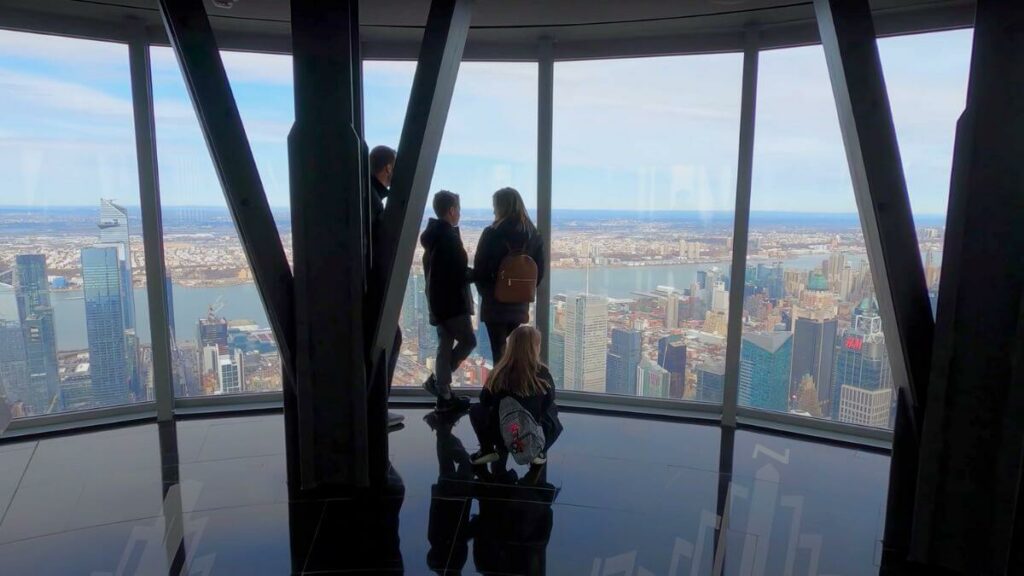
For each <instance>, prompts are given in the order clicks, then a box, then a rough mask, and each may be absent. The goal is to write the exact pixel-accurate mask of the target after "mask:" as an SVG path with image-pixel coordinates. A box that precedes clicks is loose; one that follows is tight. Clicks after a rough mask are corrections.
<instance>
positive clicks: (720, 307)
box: [711, 282, 729, 312]
mask: <svg viewBox="0 0 1024 576" xmlns="http://www.w3.org/2000/svg"><path fill="white" fill-rule="evenodd" d="M711 309H712V310H715V311H717V312H727V311H728V310H729V291H728V290H726V289H725V282H715V285H714V287H713V289H712V290H711Z"/></svg>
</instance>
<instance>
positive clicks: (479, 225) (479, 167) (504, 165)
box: [364, 61, 537, 387]
mask: <svg viewBox="0 0 1024 576" xmlns="http://www.w3.org/2000/svg"><path fill="white" fill-rule="evenodd" d="M415 66H416V65H415V63H413V62H379V61H372V62H366V63H365V64H364V101H365V107H366V120H365V125H366V141H367V145H368V146H369V147H370V148H372V147H374V146H376V145H378V144H384V145H388V146H391V147H393V148H397V147H398V139H399V137H400V136H401V129H402V122H403V121H404V118H405V111H406V105H407V102H408V97H409V89H410V87H411V85H412V76H413V73H414V71H415ZM536 150H537V65H536V64H535V63H521V62H463V63H462V65H461V66H460V67H459V75H458V80H457V81H456V84H455V93H454V95H453V97H452V102H451V108H450V110H449V113H448V121H447V123H446V124H445V130H444V137H443V139H442V141H441V150H440V152H439V154H438V158H437V166H436V168H435V170H434V178H433V180H432V182H431V186H430V196H429V197H428V198H427V204H426V208H425V210H424V215H423V226H425V225H426V223H427V221H428V220H429V219H430V218H435V217H436V216H435V214H434V211H433V209H432V198H433V195H434V194H435V193H436V192H438V191H440V190H448V191H450V192H454V193H455V194H458V195H459V200H460V205H461V222H460V224H459V229H460V234H461V237H462V241H463V243H464V245H465V248H466V251H467V253H468V258H469V261H470V265H471V266H472V261H473V258H474V256H475V253H476V249H477V242H478V240H479V239H480V234H481V233H482V232H483V229H484V228H485V227H487V226H488V225H489V224H491V222H492V221H493V220H494V214H493V209H492V204H491V197H492V195H493V194H494V192H496V191H497V190H498V189H500V188H505V187H512V188H515V189H516V190H518V191H519V193H520V194H521V196H522V198H523V200H524V203H525V205H526V208H527V211H528V212H529V214H530V217H531V218H532V219H533V220H536V205H537V201H536V200H537V192H536V188H537V168H536V165H537V160H536V158H537V152H536ZM399 154H401V150H399ZM421 229H422V227H421ZM422 259H423V247H422V246H421V245H420V244H419V243H418V244H417V248H416V252H415V254H414V257H413V265H412V271H411V273H410V276H409V283H408V285H407V288H406V295H405V299H404V301H403V304H402V313H401V320H400V326H401V329H402V334H403V345H402V351H401V356H400V358H399V361H398V368H397V370H396V372H395V382H394V384H395V385H396V386H418V385H420V384H421V383H422V382H423V381H424V380H426V379H427V377H428V376H429V375H430V374H431V373H432V371H433V370H434V361H435V357H436V354H437V346H438V336H437V330H436V328H435V327H434V326H432V325H431V324H430V314H429V310H428V309H427V299H426V294H425V291H424V289H425V285H424V284H425V278H424V273H423V262H422ZM472 299H473V300H474V301H475V307H476V312H477V314H476V315H475V316H474V317H473V319H472V326H473V329H474V331H475V333H476V340H477V347H476V350H475V351H474V352H473V354H472V355H471V356H470V357H469V358H468V359H467V360H466V362H464V363H463V364H462V365H461V366H460V367H459V369H458V370H457V371H456V373H455V374H454V375H453V384H454V385H455V386H456V387H460V386H462V387H466V386H468V387H476V386H481V385H482V384H483V383H484V382H485V381H486V379H487V376H488V374H489V373H490V370H491V368H492V367H493V366H494V364H493V359H492V354H491V347H490V345H489V339H488V335H487V332H486V328H485V326H484V325H483V323H482V322H480V321H479V319H480V314H479V312H480V310H479V308H480V301H479V295H478V294H477V293H476V289H475V287H473V288H472ZM531 312H532V310H531ZM533 319H534V315H533V314H532V313H531V321H532V320H533Z"/></svg>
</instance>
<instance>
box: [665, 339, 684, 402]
mask: <svg viewBox="0 0 1024 576" xmlns="http://www.w3.org/2000/svg"><path fill="white" fill-rule="evenodd" d="M658 366H661V367H662V368H664V369H665V370H667V371H668V373H669V393H668V397H669V398H675V399H677V400H679V399H682V397H683V395H684V393H685V392H686V344H685V343H684V342H683V341H682V340H681V339H679V338H677V337H673V336H666V337H664V338H662V339H660V340H658Z"/></svg>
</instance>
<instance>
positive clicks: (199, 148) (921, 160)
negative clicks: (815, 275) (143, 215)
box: [0, 31, 971, 213]
mask: <svg viewBox="0 0 1024 576" xmlns="http://www.w3.org/2000/svg"><path fill="white" fill-rule="evenodd" d="M970 42H971V32H970V31H954V32H943V33H936V34H928V35H917V36H910V37H901V38H891V39H883V40H881V41H880V43H879V44H880V49H881V53H882V60H883V66H884V69H885V73H886V81H887V85H888V88H889V94H890V100H891V102H892V106H893V113H894V116H895V120H896V127H897V135H898V138H899V141H900V146H901V153H902V156H903V160H904V167H905V171H906V174H907V180H908V186H909V189H910V193H911V202H912V204H913V206H914V209H915V212H918V213H943V212H945V204H946V196H947V191H948V184H949V164H950V158H951V154H952V144H953V131H954V127H955V122H956V119H957V117H958V116H959V114H960V112H961V111H962V109H963V104H964V98H965V91H966V78H967V69H968V64H969V59H970ZM224 59H225V66H226V68H227V71H228V76H229V78H230V80H231V82H232V88H233V90H234V92H235V96H236V98H237V101H238V105H239V109H240V111H241V114H242V119H243V122H244V124H245V127H246V132H247V134H248V137H249V140H250V143H251V145H252V148H253V151H254V154H255V156H256V160H257V164H258V166H259V170H260V174H261V176H262V179H263V182H264V186H265V188H266V190H267V194H268V197H269V199H270V202H271V204H273V205H275V206H285V205H287V202H288V189H287V182H288V168H287V155H286V148H285V138H286V135H287V133H288V130H289V128H290V125H291V122H292V119H293V108H292V94H291V82H292V77H291V74H292V73H291V63H290V61H289V59H288V58H287V57H284V56H273V55H262V54H243V53H225V54H224ZM152 60H153V76H154V97H155V99H156V115H157V146H158V154H159V168H160V183H161V193H162V198H163V201H164V203H165V205H206V206H222V205H223V204H224V201H223V197H222V196H221V193H220V189H219V185H218V183H217V180H216V177H215V174H214V172H213V168H212V164H211V162H210V160H209V156H208V154H207V151H206V148H205V144H204V143H203V140H202V137H201V134H200V131H199V128H198V124H197V123H196V120H195V116H194V113H193V111H192V107H191V104H190V103H189V100H188V98H187V94H186V92H185V89H184V84H183V83H182V80H181V76H180V73H179V71H178V68H177V64H176V63H175V61H174V59H173V56H172V54H171V52H170V50H169V49H166V48H154V49H153V50H152ZM741 68H742V57H741V56H740V55H738V54H719V55H695V56H680V57H661V58H643V59H623V60H604V61H582V62H562V63H557V64H556V66H555V110H554V114H555V116H554V118H555V125H554V137H555V142H554V195H553V205H554V207H555V208H556V209H558V208H575V209H595V208H606V209H619V210H622V209H626V210H643V211H656V210H662V209H673V210H730V209H732V207H733V203H734V190H735V179H736V176H735V171H736V145H737V144H736V143H737V139H738V117H739V97H740V94H739V87H740V74H741ZM414 69H415V65H414V63H412V62H368V63H366V66H365V101H366V126H367V139H368V140H369V142H370V144H371V146H372V145H374V144H376V143H387V144H391V145H397V142H398V138H399V134H400V131H401V124H402V118H403V116H404V113H405V107H406V102H407V99H408V93H409V86H410V85H411V83H412V76H413V72H414ZM536 92H537V69H536V65H535V64H530V63H501V64H498V63H465V64H463V66H462V68H461V70H460V75H459V80H458V83H457V85H456V90H455V97H454V100H453V103H452V109H451V112H450V114H449V120H448V124H447V126H446V130H445V136H444V140H443V143H442V149H441V156H440V158H439V160H438V166H437V169H436V171H435V178H434V183H433V186H432V187H433V188H434V189H439V188H447V189H450V190H453V191H455V192H458V193H459V194H460V195H462V198H463V205H464V206H466V207H471V208H483V207H487V206H488V205H489V198H490V194H491V193H492V192H493V191H494V190H496V189H497V188H499V187H502V186H506V185H511V186H514V187H516V188H518V189H519V190H520V191H521V192H522V193H523V195H524V197H525V198H526V200H527V204H529V205H530V206H531V207H533V206H535V205H536V164H537V159H536V142H537V133H536V105H537V94H536ZM757 106H758V115H757V125H756V138H755V158H754V188H753V194H752V208H753V209H754V210H779V211H807V212H852V211H854V210H855V209H856V208H855V204H854V200H853V194H852V190H851V188H850V182H849V175H848V171H847V168H846V161H845V156H844V153H843V149H842V142H841V138H840V134H839V127H838V122H837V120H836V113H835V107H834V104H833V102H832V95H831V90H830V88H829V84H828V75H827V70H826V68H825V62H824V57H823V54H822V51H821V48H820V47H814V46H812V47H805V48H795V49H785V50H775V51H767V52H763V53H762V54H761V61H760V81H759V85H758V101H757ZM133 138H134V136H133V127H132V114H131V96H130V87H129V82H128V52H127V48H126V47H125V46H123V45H118V44H109V43H100V42H91V41H85V40H78V39H68V38H57V37H45V36H38V35H32V34H24V33H16V32H6V31H0V170H3V173H4V174H5V175H7V178H6V179H5V182H4V183H3V184H2V185H0V205H30V206H55V205H87V206H91V205H95V204H96V203H97V202H98V198H99V197H101V196H103V197H113V198H117V199H119V200H120V201H122V202H123V203H125V204H129V205H136V204H138V189H137V175H136V169H135V151H134V145H133Z"/></svg>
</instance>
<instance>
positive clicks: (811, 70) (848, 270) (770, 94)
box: [739, 45, 895, 428]
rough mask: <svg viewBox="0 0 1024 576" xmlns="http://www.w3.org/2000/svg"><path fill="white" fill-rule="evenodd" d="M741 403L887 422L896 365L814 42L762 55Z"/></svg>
mask: <svg viewBox="0 0 1024 576" xmlns="http://www.w3.org/2000/svg"><path fill="white" fill-rule="evenodd" d="M743 289H744V304H743V338H742V344H741V347H740V366H739V405H740V406H746V407H750V408H758V409H764V410H773V411H778V412H788V413H791V414H798V415H802V416H807V417H813V418H824V419H830V420H835V421H839V422H845V423H850V424H858V425H866V426H876V427H883V428H886V427H890V426H891V423H892V417H893V412H894V406H895V393H894V391H893V378H892V370H891V368H890V366H889V357H888V350H887V348H886V344H885V334H884V333H883V332H882V321H881V318H880V316H879V311H878V304H877V301H876V298H875V286H874V283H873V280H872V274H871V266H870V265H869V263H868V259H867V252H866V248H865V244H864V235H863V232H862V229H861V225H860V218H859V216H858V212H857V205H856V201H855V198H854V195H853V187H852V184H851V181H850V175H849V168H848V166H847V161H846V154H845V151H844V149H843V140H842V135H841V133H840V129H839V122H838V118H837V116H836V106H835V103H834V99H833V95H832V88H831V85H830V83H829V76H828V70H827V67H826V64H825V55H824V52H823V50H822V47H821V46H820V45H819V46H808V47H802V48H788V49H781V50H770V51H765V52H761V54H760V64H759V78H758V90H757V120H756V129H755V145H754V173H753V188H752V191H751V215H750V239H749V243H748V247H747V268H746V285H745V286H744V287H743Z"/></svg>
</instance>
